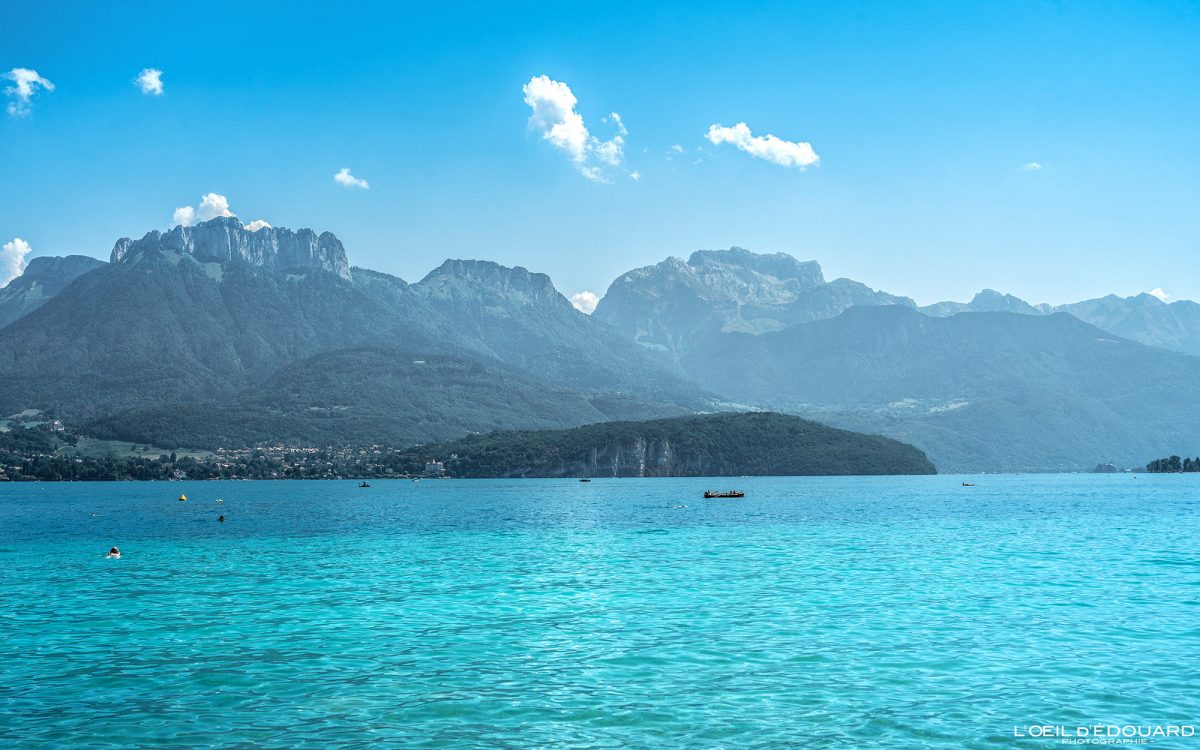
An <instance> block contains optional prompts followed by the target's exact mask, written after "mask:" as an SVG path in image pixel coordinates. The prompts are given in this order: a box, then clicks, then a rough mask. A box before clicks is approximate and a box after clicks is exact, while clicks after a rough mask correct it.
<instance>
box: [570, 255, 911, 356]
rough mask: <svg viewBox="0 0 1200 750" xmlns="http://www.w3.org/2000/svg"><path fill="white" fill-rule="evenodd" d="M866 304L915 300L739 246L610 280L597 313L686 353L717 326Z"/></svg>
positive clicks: (738, 328)
mask: <svg viewBox="0 0 1200 750" xmlns="http://www.w3.org/2000/svg"><path fill="white" fill-rule="evenodd" d="M864 304H866V305H879V304H886V305H891V304H901V305H907V306H914V303H913V301H912V300H910V299H908V298H906V297H896V296H893V295H890V294H885V293H883V292H877V291H875V290H874V289H871V288H869V287H867V286H865V285H863V284H859V283H858V282H856V281H851V280H849V279H837V280H835V281H832V282H826V281H825V277H824V275H823V274H822V272H821V267H820V265H818V264H817V263H816V262H815V261H807V262H801V261H798V260H796V259H795V258H793V257H792V256H790V255H786V254H784V253H776V254H773V255H758V254H755V253H751V252H750V251H748V250H744V249H742V248H738V247H735V248H731V249H729V250H704V251H698V252H695V253H693V254H692V256H691V257H690V258H689V259H688V260H687V261H684V260H682V259H680V258H668V259H667V260H664V261H663V262H661V263H659V264H657V265H654V266H645V267H643V268H639V269H636V270H633V271H630V272H628V273H625V274H623V275H621V276H619V277H618V278H617V279H616V280H615V281H613V283H612V284H611V285H610V286H609V288H608V292H607V293H606V294H605V296H604V298H603V299H601V300H600V304H599V305H598V306H597V307H596V312H595V313H594V315H595V317H596V318H597V319H598V320H602V321H604V322H605V323H607V324H609V325H611V326H613V327H614V328H616V329H617V330H619V331H621V332H622V333H624V334H625V335H626V336H630V337H632V338H633V340H635V341H637V342H638V343H639V344H641V345H642V346H645V347H648V348H651V349H655V350H657V351H661V352H665V353H669V354H680V353H682V352H684V351H686V350H687V349H688V348H689V346H690V344H691V342H692V341H693V340H694V339H695V338H697V337H700V336H703V335H706V334H707V333H710V332H712V331H723V332H739V333H756V334H757V333H766V332H769V331H778V330H782V329H784V328H787V327H788V326H791V325H797V324H799V323H806V322H809V321H812V320H820V319H823V318H829V317H833V316H834V315H837V314H839V313H840V312H842V310H845V309H846V308H848V307H851V306H853V305H864Z"/></svg>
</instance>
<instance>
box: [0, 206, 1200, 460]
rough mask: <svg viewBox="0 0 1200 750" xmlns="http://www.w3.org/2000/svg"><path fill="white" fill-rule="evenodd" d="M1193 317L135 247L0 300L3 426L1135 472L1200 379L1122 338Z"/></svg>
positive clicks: (1108, 301) (1185, 312)
mask: <svg viewBox="0 0 1200 750" xmlns="http://www.w3.org/2000/svg"><path fill="white" fill-rule="evenodd" d="M49 279H53V280H54V283H53V284H51V283H48V281H47V280H49ZM52 292H57V293H52ZM1196 309H1200V306H1196V305H1194V304H1193V303H1173V304H1171V305H1166V304H1165V303H1163V302H1162V301H1160V300H1158V299H1156V298H1153V297H1150V296H1149V295H1142V296H1139V297H1136V298H1131V299H1128V300H1121V299H1119V298H1115V297H1108V298H1103V299H1101V300H1091V301H1088V302H1083V303H1076V304H1074V305H1067V306H1062V307H1061V308H1052V307H1049V306H1032V305H1028V304H1027V303H1025V302H1024V301H1022V300H1020V299H1018V298H1016V297H1013V296H1011V295H1005V294H1001V293H999V292H995V291H992V290H984V291H983V292H981V293H980V294H978V295H976V297H975V298H974V299H973V300H971V302H968V303H938V304H936V305H930V306H926V307H921V308H918V307H917V306H916V305H915V303H914V302H913V301H912V300H911V299H908V298H906V297H898V296H895V295H891V294H888V293H886V292H882V291H878V290H874V289H871V288H869V287H867V286H865V285H863V284H860V283H858V282H855V281H851V280H849V279H835V280H833V281H826V279H825V277H824V274H823V273H822V271H821V268H820V266H819V265H818V264H817V263H815V262H812V261H806V262H802V261H799V260H796V259H795V258H793V257H791V256H789V255H785V254H780V253H776V254H772V255H758V254H755V253H752V252H750V251H748V250H744V249H741V248H732V249H730V250H708V251H698V252H696V253H693V254H692V256H691V257H690V258H689V259H688V260H686V261H684V260H682V259H679V258H668V259H667V260H665V261H663V262H661V263H658V264H655V265H653V266H646V267H644V268H639V269H635V270H633V271H630V272H628V273H626V274H623V275H622V276H621V277H619V278H618V279H617V280H615V281H614V282H613V285H612V287H611V288H610V290H609V292H608V294H607V295H606V296H605V298H604V299H603V300H602V301H601V303H600V305H599V307H598V308H597V310H596V312H595V314H594V315H592V316H587V315H583V314H582V313H580V312H579V311H577V310H575V309H574V308H573V307H572V306H571V304H570V302H569V301H568V300H567V299H566V298H565V297H564V296H563V295H562V294H560V293H559V292H558V290H557V289H556V288H555V287H554V284H553V282H552V281H551V279H550V278H549V277H548V276H546V275H545V274H540V273H535V272H532V271H529V270H527V269H525V268H522V267H519V266H518V267H515V268H509V267H505V266H501V265H499V264H496V263H492V262H489V261H481V260H457V259H451V260H447V261H446V262H445V263H443V264H442V265H441V266H439V267H438V268H436V269H434V270H433V271H431V272H430V273H429V274H427V275H426V276H425V277H424V278H423V279H421V280H420V281H417V282H415V283H411V284H410V283H408V282H406V281H404V280H402V279H399V278H397V277H395V276H391V275H388V274H384V273H379V272H377V271H371V270H369V269H364V268H357V267H355V268H351V267H350V265H349V262H348V259H347V257H346V253H345V250H344V248H343V247H342V244H341V242H339V241H338V240H337V238H336V237H334V236H333V235H332V234H329V233H327V232H326V233H322V234H317V233H315V232H312V231H310V230H299V231H292V230H288V229H282V228H271V227H263V228H260V229H257V230H256V231H252V230H250V229H249V228H248V227H244V226H242V225H241V223H240V222H239V221H238V220H236V219H233V218H221V219H215V220H212V221H209V222H204V223H202V224H198V225H195V226H192V227H176V228H174V229H172V230H170V231H168V232H150V233H148V234H146V235H145V236H143V237H142V238H141V239H140V240H132V239H122V240H120V241H118V242H117V243H116V244H115V246H114V248H113V253H112V262H111V263H102V262H100V261H96V260H90V259H89V260H84V261H79V260H72V259H65V260H55V259H35V262H34V263H31V265H30V270H29V271H28V272H27V275H26V276H25V277H20V278H18V279H17V280H15V281H14V282H12V283H10V284H9V286H8V287H6V288H5V289H3V290H0V314H3V313H5V311H8V314H9V315H10V316H14V317H12V319H11V320H10V322H9V323H8V324H7V325H4V326H0V414H11V413H15V412H18V411H21V410H23V409H26V408H37V409H44V410H49V411H50V412H51V413H53V414H54V415H55V416H58V417H60V418H63V419H65V420H67V421H68V422H70V423H71V424H72V425H75V426H78V427H80V428H82V429H84V430H85V432H87V434H93V435H96V436H103V437H107V438H111V439H120V440H129V441H131V442H141V443H146V442H153V443H155V444H163V445H177V446H179V447H218V446H224V447H237V446H244V445H253V444H261V443H266V442H272V441H281V442H284V443H288V444H293V445H311V444H318V443H320V444H335V443H343V444H358V445H369V444H373V443H374V442H378V441H384V442H387V443H389V444H404V443H408V442H429V441H444V440H449V439H453V438H455V437H457V436H461V435H463V434H467V433H472V432H490V431H492V430H512V429H531V428H533V429H547V428H567V427H573V426H575V425H580V424H584V423H591V422H599V421H605V420H628V419H635V418H636V419H646V418H654V417H673V416H679V415H685V414H689V413H695V412H709V411H730V410H746V409H772V410H775V411H786V412H791V413H795V414H801V415H805V416H809V417H814V418H818V419H821V420H823V421H827V422H829V423H831V424H836V425H838V426H842V427H846V428H849V429H853V430H858V431H866V432H872V433H882V434H885V435H887V436H889V437H893V438H897V439H900V440H904V441H905V442H910V443H912V444H914V445H916V446H918V447H919V448H921V449H923V450H925V451H927V452H928V455H929V456H930V458H932V459H933V460H934V461H935V462H936V463H937V464H938V465H939V467H940V468H943V469H950V470H968V471H978V470H1041V469H1053V470H1070V469H1079V468H1087V467H1091V466H1094V465H1096V463H1097V462H1104V461H1113V462H1118V463H1124V464H1129V465H1132V464H1131V463H1130V462H1133V463H1136V462H1138V461H1142V460H1144V457H1145V456H1146V455H1161V454H1163V453H1169V452H1170V451H1172V450H1175V449H1176V447H1177V446H1179V445H1186V444H1187V443H1188V442H1189V441H1190V440H1196V441H1198V442H1200V427H1197V426H1196V425H1200V396H1195V395H1193V389H1191V387H1190V385H1191V383H1193V382H1196V380H1197V379H1200V358H1198V357H1192V356H1188V355H1185V354H1181V353H1177V352H1173V351H1168V350H1167V349H1166V348H1154V347H1152V346H1143V345H1140V344H1138V343H1135V342H1134V341H1133V340H1130V339H1138V340H1142V341H1145V342H1146V343H1147V344H1153V345H1154V346H1161V347H1174V348H1185V347H1187V346H1189V345H1190V342H1191V341H1192V338H1190V337H1193V336H1194V335H1195V333H1194V332H1195V331H1196V330H1197V326H1196V325H1195V324H1194V323H1193V322H1192V319H1191V318H1190V317H1189V316H1191V315H1192V314H1193V313H1194V312H1195V310H1196ZM1068 313H1069V314H1068ZM1083 319H1090V320H1093V321H1095V323H1096V326H1098V327H1094V326H1093V325H1089V324H1088V323H1086V322H1083ZM1102 329H1103V330H1102Z"/></svg>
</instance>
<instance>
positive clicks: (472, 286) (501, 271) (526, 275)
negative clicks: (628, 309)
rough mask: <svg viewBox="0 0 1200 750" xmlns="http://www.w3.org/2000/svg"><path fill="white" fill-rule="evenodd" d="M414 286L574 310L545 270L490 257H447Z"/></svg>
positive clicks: (442, 294) (434, 293) (436, 293)
mask: <svg viewBox="0 0 1200 750" xmlns="http://www.w3.org/2000/svg"><path fill="white" fill-rule="evenodd" d="M412 288H413V289H414V290H415V291H417V292H418V293H420V294H422V295H425V296H427V297H432V298H437V299H442V300H452V299H455V298H461V299H466V300H476V301H483V302H485V303H486V302H489V301H490V302H492V303H502V304H504V305H515V306H519V307H534V306H539V305H550V306H551V307H554V308H558V309H561V310H563V311H566V310H569V309H570V310H573V309H574V308H572V307H571V303H570V302H569V301H568V300H567V298H566V297H564V296H562V295H561V294H559V292H558V290H557V289H555V288H554V282H552V281H551V280H550V277H549V276H547V275H546V274H544V273H532V272H530V271H528V270H527V269H525V268H522V267H521V266H516V267H515V268H508V267H506V266H502V265H500V264H499V263H493V262H491V261H487V260H447V261H446V262H445V263H442V265H440V266H438V267H437V268H435V269H434V270H433V271H430V272H429V275H427V276H426V277H425V278H424V279H422V280H421V281H420V282H418V283H417V284H414V285H413V286H412Z"/></svg>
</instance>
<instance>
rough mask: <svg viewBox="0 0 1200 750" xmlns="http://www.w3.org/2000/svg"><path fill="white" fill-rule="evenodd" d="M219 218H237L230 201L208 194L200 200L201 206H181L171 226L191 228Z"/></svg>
mask: <svg viewBox="0 0 1200 750" xmlns="http://www.w3.org/2000/svg"><path fill="white" fill-rule="evenodd" d="M218 216H236V214H234V213H233V212H232V211H230V210H229V199H228V198H226V197H225V196H223V195H218V194H216V193H207V194H205V195H203V196H201V198H200V205H199V206H196V207H195V208H193V207H191V206H180V207H179V208H177V209H175V213H173V214H172V215H171V226H182V227H190V226H191V225H192V224H194V223H196V221H197V220H199V221H208V220H209V219H215V218H217V217H218Z"/></svg>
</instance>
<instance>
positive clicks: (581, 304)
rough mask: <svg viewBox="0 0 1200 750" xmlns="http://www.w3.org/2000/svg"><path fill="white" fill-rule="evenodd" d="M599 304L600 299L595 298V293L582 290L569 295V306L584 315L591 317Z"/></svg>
mask: <svg viewBox="0 0 1200 750" xmlns="http://www.w3.org/2000/svg"><path fill="white" fill-rule="evenodd" d="M599 302H600V298H599V297H598V296H596V293H595V292H589V291H587V290H584V291H582V292H575V293H574V294H572V295H571V306H572V307H574V308H575V309H576V310H578V311H579V312H581V313H583V314H584V315H591V314H592V313H593V312H595V311H596V305H597V304H598V303H599Z"/></svg>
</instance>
